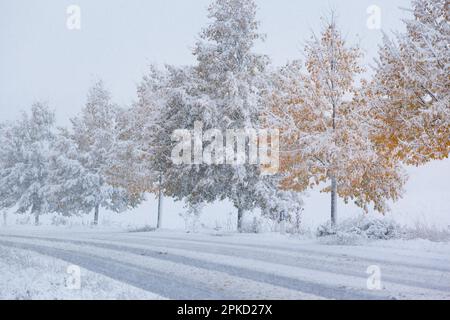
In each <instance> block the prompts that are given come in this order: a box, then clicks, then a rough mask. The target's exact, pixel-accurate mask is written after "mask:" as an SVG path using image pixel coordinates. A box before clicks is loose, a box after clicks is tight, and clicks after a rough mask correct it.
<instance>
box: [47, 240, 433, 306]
mask: <svg viewBox="0 0 450 320" xmlns="http://www.w3.org/2000/svg"><path fill="white" fill-rule="evenodd" d="M38 238H40V239H42V237H38ZM49 240H50V241H54V240H56V241H60V242H63V243H77V244H78V245H94V246H97V247H101V248H107V249H113V250H117V251H128V252H132V253H135V254H137V255H146V256H150V257H155V255H158V251H157V250H156V251H155V250H150V249H148V248H132V247H129V246H125V247H124V246H123V245H114V244H110V243H109V244H108V243H95V242H94V243H93V242H89V241H85V240H84V241H83V240H68V239H53V238H50V239H49ZM158 249H159V250H164V249H166V248H158ZM157 258H160V259H167V260H169V261H173V262H175V263H181V264H185V265H190V266H197V267H200V268H201V267H203V268H205V267H206V268H207V269H211V270H218V271H222V272H226V273H228V274H231V275H235V276H240V277H245V278H249V279H254V280H256V281H263V282H267V283H272V284H274V285H276V284H278V285H280V286H283V287H287V288H291V289H295V290H301V291H302V292H307V293H311V294H315V295H319V296H323V297H326V298H332V299H387V298H390V297H391V296H389V295H387V294H386V292H383V293H380V292H373V293H372V292H369V291H361V288H359V289H356V288H352V287H351V285H350V287H345V286H341V287H336V286H332V285H331V286H330V285H326V284H320V283H317V281H316V282H311V281H302V280H300V279H295V278H292V277H285V276H279V275H273V274H269V273H267V272H258V271H254V270H249V269H248V268H240V267H237V266H230V265H226V263H225V264H224V261H222V263H220V264H218V263H213V262H210V261H205V260H204V259H200V260H199V259H195V258H190V257H186V256H183V255H181V256H180V255H174V254H170V255H165V256H164V257H157ZM237 265H239V264H237ZM278 267H281V265H279V266H278ZM272 269H273V270H276V268H272ZM296 270H299V269H298V268H297V269H296ZM300 271H305V270H301V269H300ZM316 273H317V272H316ZM329 275H330V274H326V276H328V277H329ZM338 277H340V275H339V274H337V275H336V278H338ZM316 278H317V277H316ZM360 279H361V281H359V280H358V281H359V282H362V283H365V279H366V276H365V277H363V278H360ZM416 291H417V290H416ZM425 291H427V290H425ZM428 291H429V290H428ZM431 291H432V290H431Z"/></svg>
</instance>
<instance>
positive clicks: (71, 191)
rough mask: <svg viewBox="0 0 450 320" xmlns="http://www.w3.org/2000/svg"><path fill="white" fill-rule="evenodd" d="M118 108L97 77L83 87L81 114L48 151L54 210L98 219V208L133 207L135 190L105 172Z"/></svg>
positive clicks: (111, 159)
mask: <svg viewBox="0 0 450 320" xmlns="http://www.w3.org/2000/svg"><path fill="white" fill-rule="evenodd" d="M120 114H121V110H120V108H119V107H118V106H116V105H115V104H113V103H112V102H111V98H110V94H109V92H108V91H107V90H106V89H105V88H104V85H103V83H102V82H101V81H99V82H97V83H96V84H95V85H94V86H93V87H92V88H91V89H90V91H89V94H88V98H87V103H86V106H85V107H84V108H83V110H82V111H81V115H80V116H78V117H75V118H73V119H71V122H72V126H71V128H70V130H63V131H62V132H61V133H60V135H59V137H58V140H57V143H56V144H55V150H56V152H54V153H53V155H52V168H53V172H54V174H53V175H52V189H53V191H52V194H53V199H54V202H55V203H56V204H57V205H55V211H58V212H61V213H64V214H76V213H86V214H87V213H90V212H92V210H94V224H95V225H97V224H98V219H99V210H100V208H101V207H103V208H106V209H109V210H112V211H115V212H121V211H124V210H126V209H128V208H129V207H134V206H135V205H137V204H138V203H139V202H140V200H141V197H140V194H131V193H130V192H128V190H126V189H125V188H123V187H121V186H119V185H118V184H117V183H116V181H115V179H114V178H113V177H112V176H111V172H112V169H111V168H113V166H114V161H115V160H116V159H117V157H116V149H115V147H116V140H117V139H118V132H119V130H118V118H119V117H120Z"/></svg>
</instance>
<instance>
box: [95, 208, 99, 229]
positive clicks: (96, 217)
mask: <svg viewBox="0 0 450 320" xmlns="http://www.w3.org/2000/svg"><path fill="white" fill-rule="evenodd" d="M99 207H100V206H99V205H98V204H97V205H96V206H95V211H94V226H97V225H98V212H99V209H100V208H99Z"/></svg>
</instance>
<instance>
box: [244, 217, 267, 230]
mask: <svg viewBox="0 0 450 320" xmlns="http://www.w3.org/2000/svg"><path fill="white" fill-rule="evenodd" d="M262 231H263V220H262V219H261V218H259V217H253V219H252V220H251V221H245V220H244V222H243V223H242V230H241V232H243V233H261V232H262Z"/></svg>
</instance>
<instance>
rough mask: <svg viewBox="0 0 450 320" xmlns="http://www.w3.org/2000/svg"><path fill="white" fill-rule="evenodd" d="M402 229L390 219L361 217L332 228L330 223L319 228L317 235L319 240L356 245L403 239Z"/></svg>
mask: <svg viewBox="0 0 450 320" xmlns="http://www.w3.org/2000/svg"><path fill="white" fill-rule="evenodd" d="M402 234H403V231H402V228H401V227H400V225H399V224H397V223H396V222H394V221H392V220H389V219H384V218H382V219H380V218H369V217H367V216H361V217H358V218H352V219H348V220H344V221H343V222H342V223H340V224H338V225H336V226H332V225H331V223H330V222H327V223H326V224H324V225H321V226H319V228H318V229H317V232H316V235H317V237H319V238H323V237H329V238H330V239H331V240H335V241H336V243H338V244H350V243H356V242H358V241H359V240H364V239H371V240H389V239H397V238H401V237H402Z"/></svg>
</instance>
